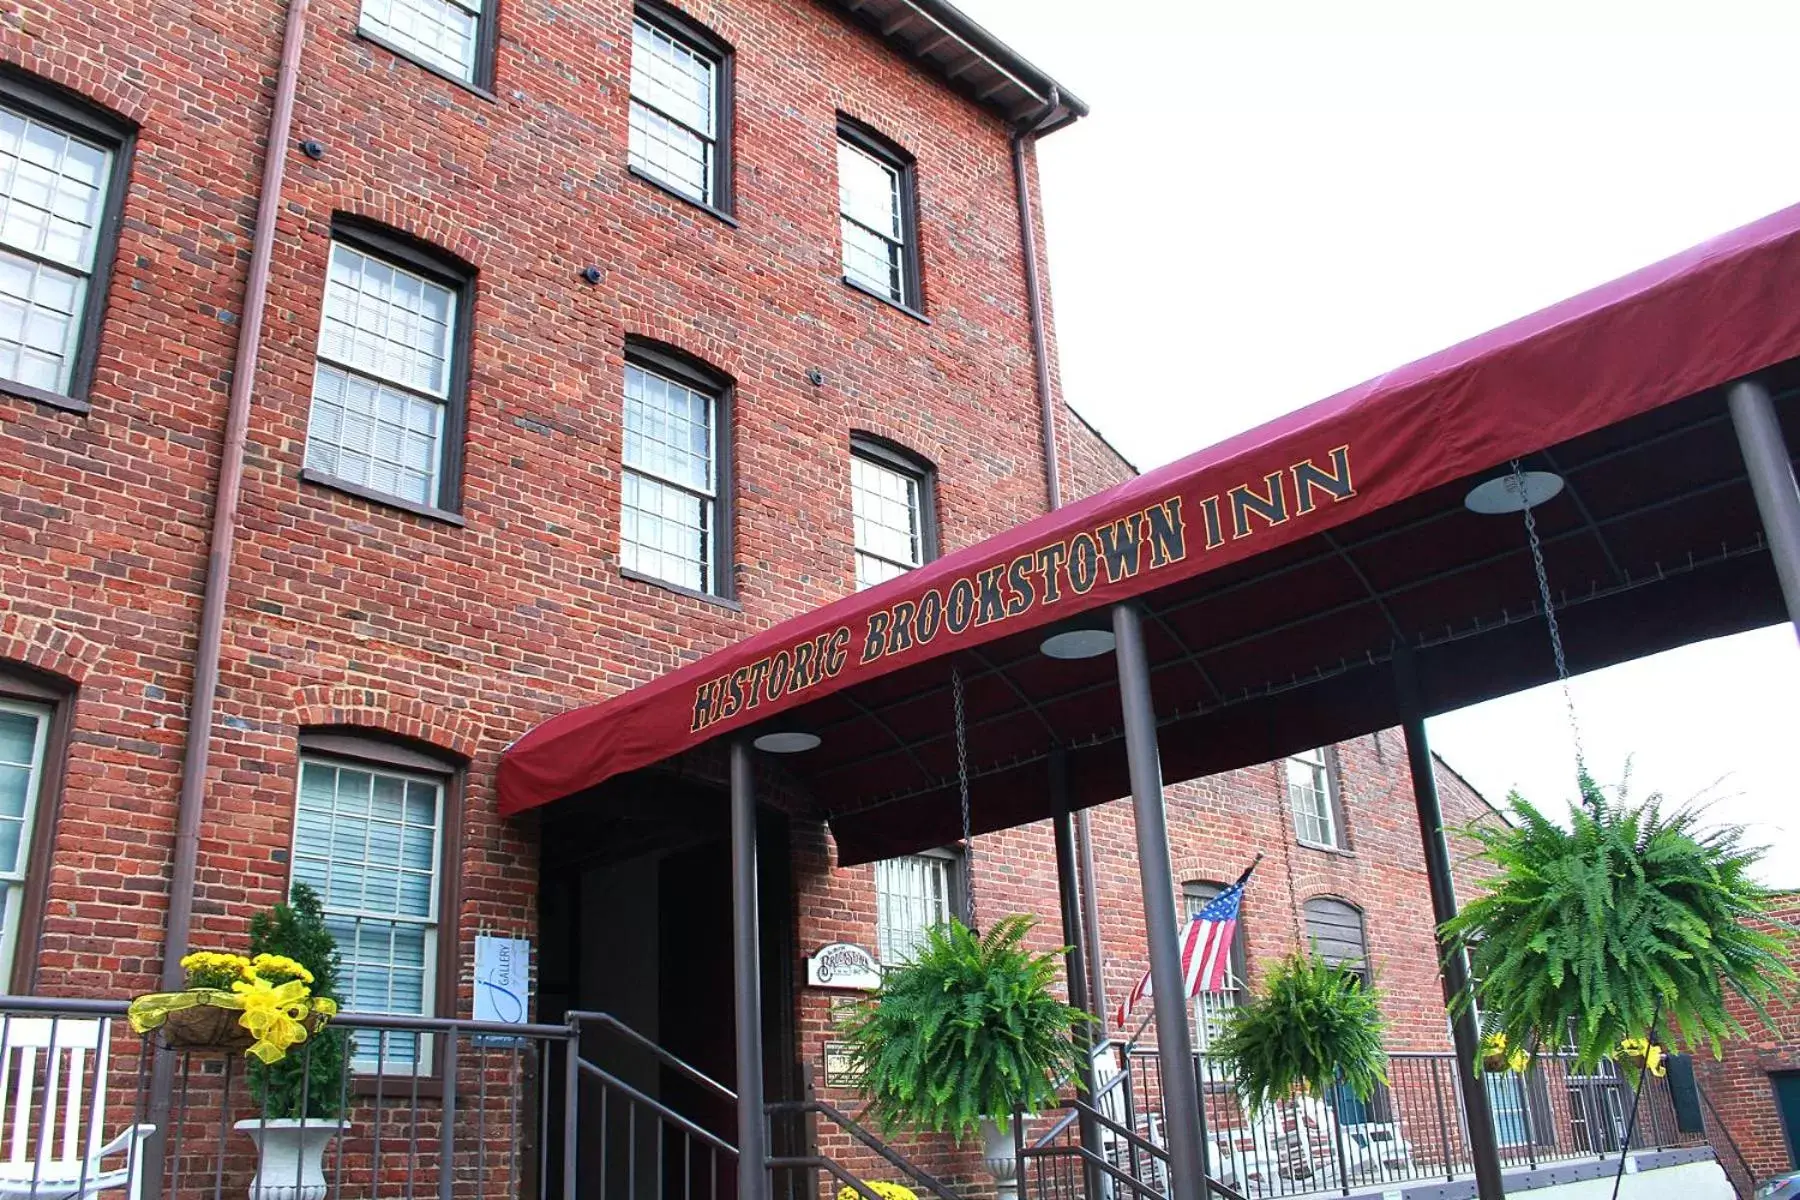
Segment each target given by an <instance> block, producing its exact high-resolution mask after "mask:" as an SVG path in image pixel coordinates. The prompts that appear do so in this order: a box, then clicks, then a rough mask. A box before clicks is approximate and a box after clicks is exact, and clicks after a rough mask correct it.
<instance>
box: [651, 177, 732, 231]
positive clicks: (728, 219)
mask: <svg viewBox="0 0 1800 1200" xmlns="http://www.w3.org/2000/svg"><path fill="white" fill-rule="evenodd" d="M625 173H626V174H627V175H630V176H631V177H632V178H633V179H636V180H639V181H640V182H643V183H646V184H648V185H650V186H651V187H653V188H655V189H656V190H657V191H659V192H661V193H662V194H663V195H665V196H669V197H672V198H673V199H676V200H679V201H681V202H682V203H683V204H685V205H687V206H688V207H689V208H697V209H699V210H700V211H701V212H703V213H705V214H706V215H707V216H709V217H711V218H712V219H713V220H715V221H719V222H721V223H723V224H726V225H729V226H731V228H733V229H736V228H737V227H738V222H737V218H736V217H734V216H732V215H731V214H730V213H728V212H726V211H725V210H724V209H722V208H714V207H713V206H712V205H710V204H708V203H706V202H705V201H703V200H696V199H694V198H693V197H692V196H690V195H688V194H687V193H686V192H682V191H677V190H676V189H675V188H672V187H670V186H669V185H668V184H666V183H664V182H663V181H662V180H660V179H658V178H657V177H656V176H654V175H652V174H651V173H650V172H648V171H646V170H644V169H643V168H641V167H637V166H627V167H626V168H625Z"/></svg>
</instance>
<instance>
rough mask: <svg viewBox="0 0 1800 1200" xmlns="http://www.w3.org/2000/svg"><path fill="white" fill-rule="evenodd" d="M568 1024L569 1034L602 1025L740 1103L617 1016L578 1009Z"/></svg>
mask: <svg viewBox="0 0 1800 1200" xmlns="http://www.w3.org/2000/svg"><path fill="white" fill-rule="evenodd" d="M568 1022H569V1025H568V1029H569V1030H579V1029H580V1027H581V1026H583V1025H600V1026H604V1027H606V1028H608V1029H611V1030H612V1031H613V1032H615V1033H617V1034H619V1035H620V1036H621V1037H623V1038H624V1039H625V1040H626V1041H628V1042H631V1043H632V1044H633V1045H635V1046H637V1047H639V1048H640V1049H642V1050H645V1051H648V1052H649V1053H650V1055H651V1056H652V1057H654V1058H655V1059H656V1060H657V1061H658V1062H660V1063H662V1064H663V1065H664V1066H667V1067H670V1068H673V1069H674V1070H675V1071H677V1072H678V1073H680V1074H682V1075H685V1076H686V1077H687V1078H689V1079H691V1080H693V1081H694V1082H695V1083H697V1084H699V1085H700V1086H701V1087H704V1088H706V1089H707V1090H709V1091H711V1092H712V1093H713V1094H714V1095H716V1096H719V1097H720V1098H722V1099H725V1100H729V1101H731V1102H732V1103H733V1104H735V1103H737V1093H736V1092H734V1091H732V1090H731V1089H730V1088H728V1087H726V1086H725V1085H724V1084H722V1083H720V1082H719V1081H718V1080H716V1079H714V1078H713V1077H712V1076H711V1075H708V1074H707V1073H706V1072H704V1071H702V1070H700V1068H698V1067H696V1066H693V1065H692V1064H690V1063H688V1062H687V1061H686V1060H685V1059H682V1058H679V1057H677V1056H676V1055H674V1054H671V1053H669V1051H667V1050H665V1049H663V1047H661V1046H659V1045H657V1044H656V1043H655V1042H653V1041H651V1040H650V1039H649V1038H647V1037H645V1036H644V1035H643V1034H641V1033H639V1032H638V1031H637V1030H635V1029H633V1028H632V1027H631V1026H629V1025H627V1024H626V1023H625V1022H623V1021H621V1020H619V1018H617V1017H615V1016H613V1015H612V1014H611V1013H604V1012H590V1011H586V1010H580V1009H578V1010H575V1011H573V1012H571V1013H569V1014H568Z"/></svg>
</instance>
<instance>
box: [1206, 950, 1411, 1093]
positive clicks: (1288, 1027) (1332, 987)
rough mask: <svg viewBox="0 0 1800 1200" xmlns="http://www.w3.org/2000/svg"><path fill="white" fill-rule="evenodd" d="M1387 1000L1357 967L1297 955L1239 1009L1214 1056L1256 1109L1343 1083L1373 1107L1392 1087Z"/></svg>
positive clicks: (1217, 1043)
mask: <svg viewBox="0 0 1800 1200" xmlns="http://www.w3.org/2000/svg"><path fill="white" fill-rule="evenodd" d="M1385 1027H1386V1023H1385V1022H1384V1021H1383V1019H1382V1016H1381V1004H1380V996H1379V995H1378V994H1377V993H1376V991H1375V989H1373V988H1371V987H1368V986H1367V985H1365V984H1364V982H1363V980H1362V977H1361V975H1359V974H1358V973H1357V972H1356V971H1355V970H1354V968H1353V967H1352V966H1350V965H1348V964H1337V965H1333V964H1330V963H1327V962H1326V961H1325V960H1324V959H1323V958H1321V957H1320V956H1319V955H1318V953H1317V952H1316V951H1314V952H1311V953H1308V952H1304V951H1295V952H1294V953H1293V954H1290V955H1289V956H1288V957H1287V958H1285V959H1282V960H1281V961H1280V962H1279V963H1277V964H1276V965H1275V966H1274V967H1272V968H1271V969H1270V970H1269V972H1268V977H1267V980H1266V981H1265V983H1264V985H1263V990H1262V992H1261V994H1259V995H1257V996H1256V997H1254V998H1253V999H1252V1000H1251V1001H1250V1002H1249V1003H1248V1004H1245V1005H1242V1006H1240V1007H1238V1008H1236V1009H1234V1010H1232V1012H1231V1015H1230V1017H1229V1018H1228V1019H1227V1021H1226V1025H1225V1030H1224V1032H1223V1033H1222V1035H1221V1036H1220V1037H1218V1038H1217V1039H1215V1040H1214V1042H1213V1044H1212V1048H1211V1051H1210V1053H1211V1054H1212V1056H1213V1057H1214V1058H1216V1059H1218V1060H1219V1061H1220V1062H1221V1063H1222V1064H1223V1065H1224V1066H1225V1069H1226V1071H1227V1072H1228V1073H1229V1074H1230V1075H1231V1076H1232V1077H1233V1078H1235V1079H1236V1080H1237V1086H1238V1090H1239V1091H1240V1092H1241V1093H1242V1094H1243V1096H1244V1098H1245V1100H1246V1101H1247V1102H1248V1103H1249V1104H1250V1107H1251V1108H1262V1107H1263V1106H1264V1105H1267V1104H1269V1103H1272V1102H1279V1101H1282V1100H1286V1099H1287V1098H1288V1097H1290V1096H1292V1095H1293V1094H1294V1093H1295V1092H1296V1091H1299V1090H1304V1091H1306V1092H1309V1093H1311V1094H1312V1095H1314V1096H1323V1095H1324V1094H1325V1092H1326V1090H1327V1089H1329V1088H1330V1087H1332V1086H1333V1085H1334V1084H1342V1085H1343V1086H1345V1087H1347V1088H1349V1089H1350V1091H1351V1092H1353V1093H1355V1094H1356V1096H1357V1098H1359V1099H1362V1100H1367V1099H1368V1098H1369V1097H1370V1096H1371V1095H1373V1094H1374V1092H1375V1088H1376V1087H1377V1086H1378V1085H1380V1084H1383V1083H1386V1082H1387V1054H1386V1053H1385V1052H1384V1051H1383V1050H1382V1048H1381V1035H1382V1031H1383V1029H1384V1028H1385Z"/></svg>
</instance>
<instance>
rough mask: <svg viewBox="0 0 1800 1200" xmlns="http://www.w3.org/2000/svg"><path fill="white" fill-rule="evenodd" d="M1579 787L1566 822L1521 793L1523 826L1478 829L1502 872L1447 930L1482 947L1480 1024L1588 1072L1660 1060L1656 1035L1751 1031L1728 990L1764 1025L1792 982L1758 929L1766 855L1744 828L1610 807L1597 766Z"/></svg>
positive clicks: (1485, 852)
mask: <svg viewBox="0 0 1800 1200" xmlns="http://www.w3.org/2000/svg"><path fill="white" fill-rule="evenodd" d="M1578 786H1579V791H1580V799H1579V800H1578V801H1577V802H1576V803H1573V804H1571V805H1570V806H1569V812H1568V819H1567V823H1566V825H1564V824H1561V823H1558V822H1556V821H1553V820H1551V819H1550V818H1549V817H1548V816H1546V815H1545V814H1544V813H1542V812H1540V811H1539V810H1538V809H1537V808H1535V807H1533V806H1532V805H1531V804H1530V803H1528V802H1527V801H1526V800H1525V799H1524V798H1523V797H1521V796H1520V795H1519V794H1518V793H1516V792H1515V793H1513V794H1512V795H1511V796H1509V797H1508V798H1507V799H1508V803H1509V804H1510V806H1511V808H1512V812H1513V814H1514V821H1513V822H1512V823H1511V824H1506V825H1499V826H1490V825H1477V826H1474V827H1472V828H1470V829H1469V830H1468V833H1469V835H1470V836H1471V837H1473V838H1475V839H1476V840H1477V841H1478V842H1480V844H1481V850H1480V853H1481V856H1482V857H1484V858H1486V859H1487V860H1488V861H1489V862H1490V863H1492V864H1493V865H1494V867H1495V868H1497V871H1496V873H1495V875H1494V877H1493V878H1492V879H1490V880H1489V881H1488V883H1487V891H1486V892H1485V893H1484V894H1483V895H1482V896H1480V897H1478V898H1477V899H1475V900H1473V901H1471V902H1470V903H1468V904H1467V905H1465V906H1464V907H1463V910H1462V911H1461V912H1460V913H1459V914H1457V916H1456V917H1455V918H1454V919H1452V920H1451V921H1449V922H1447V923H1446V924H1445V926H1444V932H1445V933H1447V934H1448V935H1450V936H1451V937H1452V938H1453V939H1455V940H1456V941H1457V942H1458V943H1459V944H1461V945H1462V946H1466V947H1467V948H1468V950H1469V954H1470V967H1471V973H1472V974H1473V975H1474V977H1475V978H1476V979H1477V980H1479V981H1480V982H1479V983H1478V984H1477V985H1476V988H1475V994H1474V1000H1475V1002H1476V1004H1477V1005H1478V1006H1479V1008H1480V1011H1481V1014H1482V1019H1483V1022H1484V1023H1485V1024H1486V1025H1488V1027H1489V1028H1490V1029H1492V1030H1493V1031H1495V1032H1496V1033H1497V1034H1498V1035H1500V1036H1503V1037H1505V1038H1506V1041H1507V1044H1510V1045H1513V1046H1519V1047H1524V1046H1550V1047H1559V1046H1564V1045H1571V1044H1572V1046H1573V1050H1574V1053H1575V1057H1576V1059H1577V1062H1578V1065H1579V1066H1580V1067H1581V1068H1583V1069H1586V1070H1592V1069H1594V1068H1595V1067H1596V1066H1597V1065H1598V1064H1599V1062H1600V1061H1601V1060H1602V1059H1607V1058H1615V1059H1616V1058H1619V1057H1621V1056H1623V1057H1625V1058H1626V1059H1627V1061H1628V1062H1630V1061H1631V1060H1632V1058H1633V1056H1634V1052H1635V1056H1636V1058H1637V1060H1638V1061H1644V1062H1647V1061H1648V1060H1649V1057H1650V1049H1651V1041H1652V1039H1654V1037H1655V1036H1656V1030H1657V1029H1658V1028H1659V1027H1665V1028H1667V1029H1670V1030H1672V1031H1674V1032H1675V1033H1676V1034H1677V1035H1678V1036H1679V1037H1680V1039H1681V1040H1682V1041H1683V1042H1684V1043H1686V1044H1687V1045H1688V1046H1690V1047H1696V1046H1699V1045H1703V1044H1704V1045H1708V1046H1710V1047H1711V1049H1712V1050H1713V1052H1714V1054H1717V1053H1718V1049H1719V1045H1720V1042H1721V1041H1722V1040H1723V1039H1724V1038H1726V1037H1730V1036H1734V1035H1738V1034H1741V1033H1742V1032H1743V1030H1742V1028H1741V1027H1740V1026H1739V1024H1738V1022H1737V1020H1736V1019H1735V1018H1734V1017H1733V1016H1732V1015H1731V1013H1730V1012H1729V1011H1728V1009H1727V1008H1726V997H1727V996H1728V995H1730V994H1736V995H1738V996H1741V997H1743V998H1745V999H1746V1000H1748V1001H1749V1002H1750V1003H1751V1005H1752V1007H1754V1008H1755V1009H1757V1010H1759V1011H1761V1012H1763V1014H1764V1016H1765V1018H1766V1016H1767V1011H1766V1003H1767V1001H1768V1000H1769V999H1770V998H1771V997H1772V996H1774V995H1775V994H1776V991H1777V988H1778V986H1780V985H1781V984H1784V983H1791V982H1792V980H1793V979H1794V973H1793V971H1792V970H1791V969H1790V968H1789V967H1788V966H1787V965H1786V964H1785V962H1784V961H1783V957H1782V955H1783V948H1784V944H1785V943H1784V941H1783V939H1782V938H1781V937H1780V936H1778V935H1776V934H1774V933H1771V932H1766V931H1765V930H1766V929H1772V928H1774V926H1763V927H1761V928H1759V927H1758V924H1759V923H1760V921H1761V919H1762V918H1763V917H1764V916H1765V915H1766V914H1767V911H1768V904H1769V901H1770V898H1771V892H1770V891H1769V889H1767V888H1765V887H1763V886H1762V885H1761V884H1759V883H1757V882H1756V881H1755V879H1754V878H1752V876H1751V870H1752V868H1753V867H1754V866H1755V864H1756V862H1757V860H1758V859H1759V858H1760V857H1761V854H1762V851H1761V850H1759V849H1756V848H1751V847H1746V846H1745V845H1744V844H1743V830H1742V829H1741V828H1738V827H1734V826H1728V827H1723V828H1719V829H1713V830H1702V829H1701V828H1700V826H1699V819H1698V816H1697V815H1696V814H1695V813H1693V812H1692V811H1681V812H1677V813H1674V814H1668V813H1665V812H1664V811H1663V810H1662V804H1661V800H1660V797H1657V796H1651V797H1650V798H1649V799H1648V800H1647V801H1646V802H1645V803H1643V804H1642V805H1631V804H1629V803H1627V802H1626V798H1625V795H1624V790H1625V789H1624V788H1621V789H1620V795H1619V797H1618V798H1617V799H1616V800H1614V799H1609V798H1608V797H1607V796H1606V795H1605V794H1604V793H1603V792H1602V790H1601V789H1600V787H1599V786H1598V785H1596V784H1595V783H1594V781H1593V779H1592V777H1590V776H1589V775H1588V774H1587V772H1585V771H1583V772H1581V773H1580V775H1579V777H1578ZM1460 1003H1461V1004H1464V1005H1466V1004H1467V1003H1468V997H1463V998H1461V999H1460ZM1622 1048H1623V1052H1622ZM1656 1049H1657V1050H1658V1051H1660V1049H1661V1047H1656ZM1658 1061H1659V1062H1660V1053H1659V1054H1658Z"/></svg>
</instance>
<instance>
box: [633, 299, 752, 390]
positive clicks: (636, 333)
mask: <svg viewBox="0 0 1800 1200" xmlns="http://www.w3.org/2000/svg"><path fill="white" fill-rule="evenodd" d="M632 315H633V317H634V323H633V325H632V327H631V328H629V329H627V330H626V331H625V339H624V350H623V355H624V357H625V358H627V359H629V358H630V357H631V354H632V352H633V351H634V350H637V349H640V348H641V349H645V350H649V351H652V352H658V353H662V354H667V355H671V356H673V357H675V358H679V359H684V360H686V362H687V363H688V364H689V365H690V366H692V367H697V368H699V369H700V370H703V371H709V372H711V373H712V374H714V375H717V376H719V377H720V378H721V380H722V381H723V382H724V383H727V384H735V383H736V382H737V379H738V377H739V376H740V375H741V374H743V371H742V369H741V368H742V363H741V361H740V360H741V358H742V354H743V348H742V347H741V346H739V345H738V344H736V343H734V342H731V341H728V340H726V339H724V338H721V337H718V336H717V335H715V334H711V333H703V332H701V331H700V330H698V329H696V328H694V327H693V326H692V325H691V324H689V323H688V322H687V321H683V320H681V319H679V318H677V317H672V316H665V315H663V314H661V313H653V312H644V313H634V314H632Z"/></svg>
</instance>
